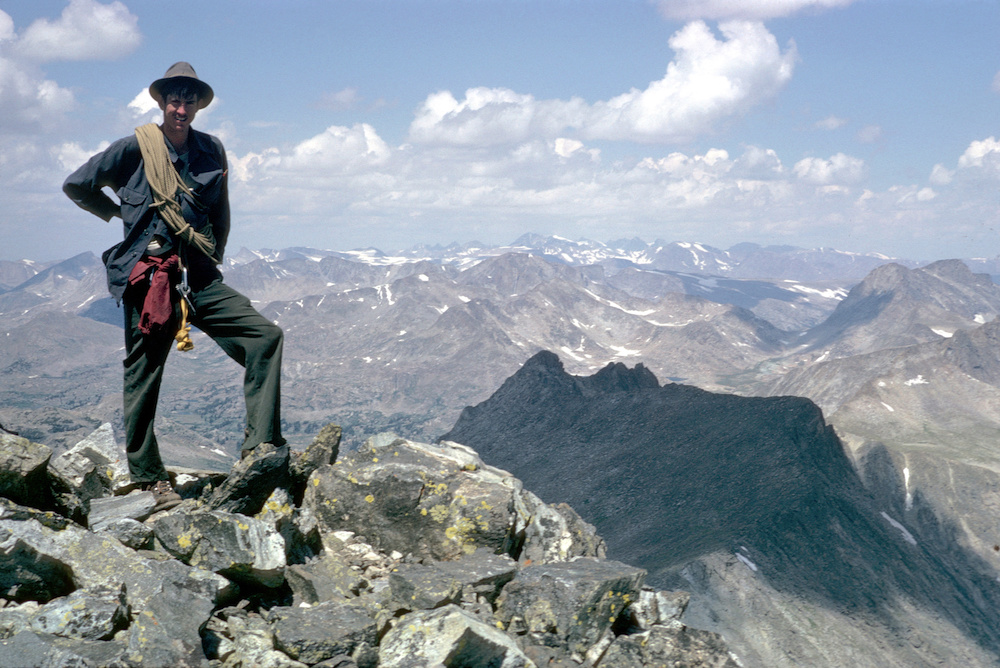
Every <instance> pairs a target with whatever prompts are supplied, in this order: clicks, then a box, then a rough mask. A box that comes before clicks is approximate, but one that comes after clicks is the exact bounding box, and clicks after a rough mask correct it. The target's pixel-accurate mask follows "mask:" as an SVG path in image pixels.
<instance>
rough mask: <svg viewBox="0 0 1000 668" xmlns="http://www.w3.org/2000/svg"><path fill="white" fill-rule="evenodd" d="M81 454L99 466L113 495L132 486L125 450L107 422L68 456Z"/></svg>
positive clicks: (71, 449) (78, 444)
mask: <svg viewBox="0 0 1000 668" xmlns="http://www.w3.org/2000/svg"><path fill="white" fill-rule="evenodd" d="M69 453H73V454H79V455H82V456H84V457H86V458H87V459H89V460H90V461H92V462H94V464H96V465H97V467H98V469H99V471H100V474H101V477H102V479H103V481H104V482H105V484H106V486H107V489H108V491H109V492H110V493H111V494H118V493H120V492H122V491H123V490H126V489H128V488H129V487H130V486H131V485H132V479H131V476H130V475H129V471H128V456H127V455H126V454H125V448H123V447H121V446H120V445H118V442H117V441H116V440H115V433H114V430H113V429H112V428H111V425H110V424H109V423H107V422H105V423H104V424H102V425H101V426H100V427H98V428H97V429H95V430H94V431H93V432H92V433H91V434H90V435H89V436H87V438H85V439H83V440H82V441H80V442H79V443H77V444H76V445H74V446H73V447H72V448H70V449H69V450H68V451H67V453H66V454H69Z"/></svg>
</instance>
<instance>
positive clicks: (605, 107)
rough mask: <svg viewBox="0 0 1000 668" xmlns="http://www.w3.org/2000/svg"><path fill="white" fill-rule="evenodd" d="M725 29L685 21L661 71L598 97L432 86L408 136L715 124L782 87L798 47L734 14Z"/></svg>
mask: <svg viewBox="0 0 1000 668" xmlns="http://www.w3.org/2000/svg"><path fill="white" fill-rule="evenodd" d="M719 32H720V34H721V37H722V38H721V39H720V38H718V37H717V36H716V35H715V34H714V33H713V32H712V30H711V29H710V28H709V27H708V26H707V25H706V24H705V23H703V22H701V21H696V22H694V23H690V24H688V25H687V26H685V27H684V28H682V29H681V30H679V31H678V32H677V33H675V34H674V35H673V36H672V37H671V38H670V41H669V45H670V47H671V48H672V49H673V50H674V53H675V59H674V60H673V61H672V62H671V63H670V64H669V65H668V67H667V71H666V74H665V75H664V77H663V78H662V79H660V80H658V81H654V82H652V83H650V84H649V86H648V87H647V88H646V89H645V90H638V89H632V90H631V91H629V92H627V93H623V94H622V95H619V96H616V97H614V98H612V99H610V100H606V101H599V102H596V103H594V104H593V105H589V104H587V103H586V102H585V101H584V100H582V99H580V98H573V99H570V100H538V99H536V98H535V97H534V96H532V95H528V94H522V93H517V92H515V91H512V90H509V89H503V88H472V89H469V90H467V91H466V92H465V97H464V98H463V99H462V100H459V99H457V98H456V97H455V96H454V95H453V94H452V93H451V92H450V91H440V92H437V93H434V94H433V95H430V96H428V97H427V99H426V100H425V101H424V103H423V104H422V105H421V107H420V109H418V111H417V114H416V118H415V119H414V120H413V122H412V124H411V125H410V139H411V141H414V142H421V143H441V144H455V145H500V144H509V143H517V142H522V141H526V140H528V139H529V138H543V139H553V138H555V137H556V136H558V135H560V134H564V133H566V132H567V131H575V132H576V133H578V135H579V137H580V138H582V139H589V140H601V139H605V140H607V139H610V140H629V141H640V142H649V143H653V142H667V141H677V140H683V139H690V138H693V137H696V136H700V135H703V134H706V133H710V132H712V131H713V130H714V129H715V128H716V126H717V125H719V124H720V123H722V122H724V121H726V120H727V119H729V118H732V117H734V116H738V115H740V114H743V113H745V112H746V111H748V110H749V109H750V108H752V107H753V106H755V105H757V104H759V103H761V102H763V101H764V100H767V99H769V98H771V97H773V96H774V95H775V94H777V92H778V91H779V90H780V89H781V88H782V87H783V86H784V85H785V83H787V82H788V80H789V79H791V76H792V72H793V70H794V67H795V62H796V59H797V57H798V56H797V53H796V50H795V46H794V44H790V45H789V47H788V48H787V49H786V50H785V51H784V52H782V50H781V48H780V47H779V46H778V43H777V40H776V39H775V37H774V36H773V35H772V34H771V33H770V32H768V30H767V29H766V28H765V27H764V26H763V25H762V24H760V23H754V22H746V21H731V22H727V23H723V24H721V25H720V26H719Z"/></svg>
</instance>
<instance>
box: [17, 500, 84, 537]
mask: <svg viewBox="0 0 1000 668" xmlns="http://www.w3.org/2000/svg"><path fill="white" fill-rule="evenodd" d="M0 520H16V521H19V522H23V521H24V520H35V521H36V522H38V523H39V524H41V525H42V526H46V527H48V528H50V529H54V530H56V531H60V530H62V529H65V528H66V527H67V526H69V525H70V524H74V522H73V521H71V520H70V519H69V518H67V517H63V516H62V515H59V514H57V513H54V512H52V511H51V510H39V509H38V508H32V507H30V506H22V505H19V504H17V503H14V502H13V501H11V500H10V499H5V498H3V497H0Z"/></svg>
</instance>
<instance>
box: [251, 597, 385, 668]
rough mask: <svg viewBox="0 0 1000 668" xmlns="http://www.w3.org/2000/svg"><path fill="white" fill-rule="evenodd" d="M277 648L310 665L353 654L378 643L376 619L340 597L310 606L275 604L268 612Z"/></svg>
mask: <svg viewBox="0 0 1000 668" xmlns="http://www.w3.org/2000/svg"><path fill="white" fill-rule="evenodd" d="M268 619H269V620H270V621H271V625H272V626H271V628H272V631H273V633H274V639H275V645H276V647H277V649H280V650H281V651H283V652H285V653H286V654H288V655H289V656H290V657H292V658H293V659H296V660H298V661H302V662H303V663H306V664H309V665H313V664H316V663H319V662H320V661H325V660H326V659H330V658H333V657H335V656H338V655H348V656H353V655H354V654H355V653H356V652H358V650H359V649H362V650H363V648H364V647H374V646H376V645H377V644H378V628H377V625H376V623H375V620H374V619H372V617H370V616H369V615H368V614H367V613H366V612H365V611H364V609H363V608H360V607H358V606H354V605H351V604H350V603H347V602H343V601H328V602H325V603H320V604H318V605H314V606H312V607H308V608H303V607H277V608H272V609H271V611H270V612H269V613H268Z"/></svg>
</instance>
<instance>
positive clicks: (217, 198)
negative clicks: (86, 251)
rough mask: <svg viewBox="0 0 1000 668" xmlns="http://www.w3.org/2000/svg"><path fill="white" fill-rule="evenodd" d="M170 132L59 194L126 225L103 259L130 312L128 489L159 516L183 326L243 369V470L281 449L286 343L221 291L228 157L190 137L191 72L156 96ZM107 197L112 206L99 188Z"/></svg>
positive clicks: (194, 101)
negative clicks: (170, 391)
mask: <svg viewBox="0 0 1000 668" xmlns="http://www.w3.org/2000/svg"><path fill="white" fill-rule="evenodd" d="M149 94H150V95H151V96H152V97H153V99H155V100H156V101H157V103H159V105H160V109H162V110H163V123H162V124H160V125H158V126H157V125H155V124H153V123H150V124H148V125H145V126H142V127H140V128H136V133H135V134H134V135H130V136H128V137H124V138H122V139H119V140H118V141H116V142H114V143H113V144H111V146H109V147H108V148H107V149H106V150H104V151H103V152H101V153H99V154H97V155H95V156H94V157H92V158H91V159H90V160H89V161H87V163H86V164H84V165H83V166H82V167H80V168H79V169H78V170H76V171H75V172H73V173H72V174H71V175H70V176H69V178H67V179H66V182H65V183H64V184H63V191H64V192H65V193H66V194H67V195H68V196H69V198H70V199H71V200H73V201H74V202H75V203H76V204H77V205H79V206H80V207H82V208H83V209H85V210H87V211H89V212H91V213H93V214H94V215H96V216H98V217H100V218H103V219H104V220H105V221H110V220H111V218H112V217H115V216H117V217H120V218H121V219H122V222H123V223H124V241H122V242H121V243H120V244H117V245H116V246H113V247H112V248H110V249H108V250H107V251H106V252H105V253H104V263H105V265H106V267H107V272H108V289H109V290H110V292H111V294H112V295H113V296H114V298H115V300H116V301H118V302H119V303H120V304H124V306H125V360H124V366H125V377H124V410H125V439H126V444H125V445H126V451H127V452H128V463H129V470H130V472H131V475H132V480H133V481H134V482H136V483H137V484H139V486H140V487H141V488H142V489H147V490H150V491H152V492H153V494H154V496H155V498H156V501H157V510H165V509H167V508H171V507H173V506H175V505H177V504H178V503H180V500H181V498H180V496H179V495H178V494H177V493H176V492H175V491H174V489H173V488H172V486H171V484H170V481H169V478H168V475H167V471H166V469H165V468H164V466H163V461H162V460H161V458H160V451H159V447H158V445H157V442H156V436H155V434H154V433H153V420H154V417H155V415H156V404H157V400H158V397H159V392H160V383H161V380H162V378H163V367H164V364H165V362H166V359H167V354H168V353H169V352H170V347H171V345H172V344H173V342H174V340H175V339H176V340H177V345H178V349H180V350H188V349H190V347H191V346H192V344H191V342H190V339H189V338H188V336H187V334H188V330H189V329H190V327H188V326H187V324H186V323H187V322H190V323H191V324H193V325H196V326H197V327H198V328H199V329H201V330H202V331H203V332H205V333H206V334H208V336H210V337H211V338H212V339H213V340H214V341H215V342H216V343H217V344H219V347H221V348H222V349H223V350H224V351H225V352H226V354H227V355H229V356H230V357H231V358H233V359H234V360H236V361H237V362H238V363H240V364H241V365H243V366H244V368H245V369H246V373H245V375H244V381H243V391H244V396H245V399H246V410H247V425H246V430H245V440H244V441H243V445H242V447H241V453H240V454H241V459H242V458H244V457H246V456H247V455H249V454H250V452H251V451H253V449H254V448H255V447H257V446H258V445H261V444H263V443H268V444H272V445H274V446H279V447H280V446H284V444H285V440H284V439H283V438H282V436H281V425H280V396H281V390H280V379H281V354H282V345H283V338H284V337H283V333H282V331H281V329H280V328H279V327H278V326H277V325H275V324H274V323H272V322H271V321H269V320H267V319H266V318H265V317H264V316H262V315H261V314H260V313H258V312H257V311H256V310H255V309H254V308H253V307H252V306H251V305H250V300H248V299H247V298H246V297H244V296H243V295H241V294H240V293H238V292H237V291H235V290H233V289H232V288H230V287H228V286H227V285H225V284H224V283H223V282H222V274H221V273H220V272H219V269H218V265H219V264H221V263H222V257H223V253H224V251H225V248H226V240H227V238H228V236H229V191H228V184H227V176H228V169H227V161H226V152H225V149H224V148H223V146H222V142H220V141H219V139H218V138H216V137H213V136H211V135H208V134H205V133H203V132H199V131H197V130H195V129H193V128H192V127H191V122H192V121H194V118H195V115H196V114H197V112H198V111H200V110H201V109H204V108H205V107H207V106H208V105H209V104H210V103H211V102H212V98H213V97H214V95H215V94H214V92H213V90H212V88H211V86H209V85H208V84H207V83H205V82H203V81H201V80H200V79H199V78H198V75H197V74H196V73H195V71H194V68H193V67H191V65H189V64H188V63H185V62H179V63H175V64H174V65H171V66H170V68H169V69H168V70H167V72H166V74H165V75H164V76H163V78H160V79H157V80H156V81H154V82H153V83H152V84H151V85H150V87H149ZM105 187H107V188H110V189H112V190H113V191H114V192H115V193H116V194H117V196H118V198H119V200H120V202H119V203H115V202H114V200H112V199H111V198H110V197H108V195H106V194H105V193H104V192H103V191H102V188H105Z"/></svg>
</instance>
